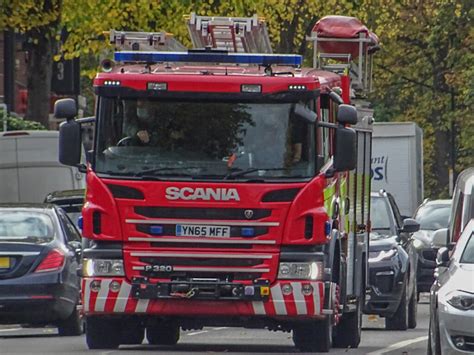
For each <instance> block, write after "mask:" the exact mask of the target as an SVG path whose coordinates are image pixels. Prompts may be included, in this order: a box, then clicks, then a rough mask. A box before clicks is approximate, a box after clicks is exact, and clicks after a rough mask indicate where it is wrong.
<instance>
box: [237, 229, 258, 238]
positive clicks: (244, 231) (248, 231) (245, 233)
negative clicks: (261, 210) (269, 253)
mask: <svg viewBox="0 0 474 355" xmlns="http://www.w3.org/2000/svg"><path fill="white" fill-rule="evenodd" d="M240 234H241V235H242V237H253V236H254V235H255V229H254V228H253V227H244V228H242V229H241V230H240Z"/></svg>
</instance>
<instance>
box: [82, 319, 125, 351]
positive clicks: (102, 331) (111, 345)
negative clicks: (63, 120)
mask: <svg viewBox="0 0 474 355" xmlns="http://www.w3.org/2000/svg"><path fill="white" fill-rule="evenodd" d="M120 336H121V327H120V324H119V323H118V322H117V321H113V320H110V319H102V318H96V317H89V318H87V321H86V342H87V346H88V347H89V349H117V348H118V347H119V345H120V341H121V339H120Z"/></svg>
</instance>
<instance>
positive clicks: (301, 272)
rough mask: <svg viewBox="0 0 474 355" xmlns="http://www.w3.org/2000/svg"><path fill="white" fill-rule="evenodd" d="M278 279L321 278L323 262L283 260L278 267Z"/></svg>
mask: <svg viewBox="0 0 474 355" xmlns="http://www.w3.org/2000/svg"><path fill="white" fill-rule="evenodd" d="M278 278H279V279H299V280H321V279H322V278H323V263H322V262H321V261H311V262H298V263H296V262H295V263H293V262H283V263H280V266H279V268H278Z"/></svg>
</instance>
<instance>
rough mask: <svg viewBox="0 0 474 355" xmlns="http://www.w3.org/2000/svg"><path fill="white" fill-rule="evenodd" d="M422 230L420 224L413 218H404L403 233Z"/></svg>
mask: <svg viewBox="0 0 474 355" xmlns="http://www.w3.org/2000/svg"><path fill="white" fill-rule="evenodd" d="M419 230H420V224H419V223H418V222H417V221H415V220H414V219H413V218H405V219H404V220H403V227H402V230H401V232H403V233H415V232H418V231H419Z"/></svg>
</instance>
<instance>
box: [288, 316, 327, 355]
mask: <svg viewBox="0 0 474 355" xmlns="http://www.w3.org/2000/svg"><path fill="white" fill-rule="evenodd" d="M332 329H333V327H332V320H331V317H329V316H327V317H326V318H325V319H324V320H321V321H316V322H308V323H301V324H300V325H298V326H296V327H295V328H293V342H294V344H295V346H296V347H297V348H298V349H300V350H301V351H304V352H322V353H327V352H329V350H330V349H331V346H332Z"/></svg>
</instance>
